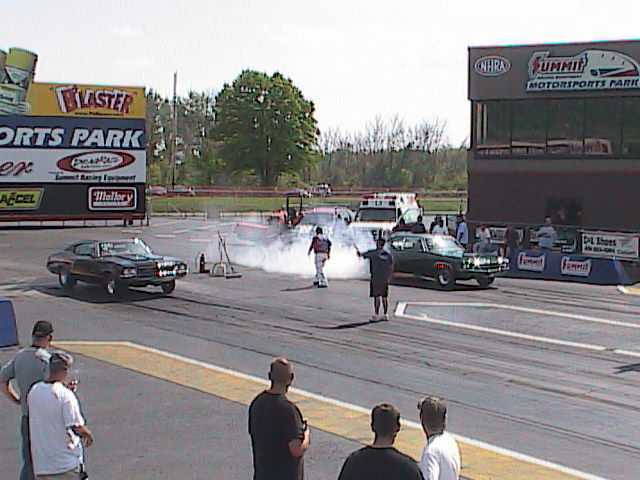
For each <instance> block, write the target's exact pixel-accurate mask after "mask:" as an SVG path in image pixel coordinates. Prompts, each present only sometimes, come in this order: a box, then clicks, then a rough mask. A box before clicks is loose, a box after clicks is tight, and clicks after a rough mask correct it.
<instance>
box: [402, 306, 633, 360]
mask: <svg viewBox="0 0 640 480" xmlns="http://www.w3.org/2000/svg"><path fill="white" fill-rule="evenodd" d="M435 303H438V302H398V305H397V307H396V313H395V315H396V316H397V317H400V318H409V319H411V320H417V321H420V322H426V323H435V324H438V325H445V326H448V327H455V328H462V329H465V330H472V331H476V332H483V333H491V334H494V335H502V336H505V337H511V338H519V339H522V340H531V341H534V342H541V343H548V344H552V345H562V346H565V347H574V348H581V349H583V350H590V351H595V352H604V351H607V350H608V351H610V352H612V353H614V354H616V355H624V356H631V357H640V352H634V351H631V350H622V349H618V348H611V347H605V346H603V345H592V344H590V343H580V342H572V341H569V340H561V339H558V338H549V337H541V336H538V335H529V334H526V333H519V332H513V331H510V330H501V329H497V328H490V327H482V326H479V325H470V324H468V323H459V322H450V321H448V320H440V319H437V318H432V317H429V316H427V315H424V314H423V315H410V314H407V313H405V310H406V307H407V305H409V304H411V305H416V304H418V305H423V304H430V305H433V304H435ZM457 305H458V306H459V305H461V304H457ZM478 305H482V306H485V305H486V306H493V304H475V305H474V306H478ZM465 306H470V304H465Z"/></svg>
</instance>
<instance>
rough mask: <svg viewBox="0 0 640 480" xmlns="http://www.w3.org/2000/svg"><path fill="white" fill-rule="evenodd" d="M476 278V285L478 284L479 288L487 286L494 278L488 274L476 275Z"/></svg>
mask: <svg viewBox="0 0 640 480" xmlns="http://www.w3.org/2000/svg"><path fill="white" fill-rule="evenodd" d="M476 280H477V281H478V285H480V288H489V285H491V284H492V283H493V281H494V280H495V278H494V277H490V276H488V275H483V276H481V277H478V278H477V279H476Z"/></svg>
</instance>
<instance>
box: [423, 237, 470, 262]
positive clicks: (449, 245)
mask: <svg viewBox="0 0 640 480" xmlns="http://www.w3.org/2000/svg"><path fill="white" fill-rule="evenodd" d="M427 246H428V247H429V251H430V252H432V253H435V254H437V255H444V256H447V257H456V258H462V256H463V254H464V248H462V247H461V246H460V245H459V244H458V242H456V241H455V239H454V238H453V237H449V236H447V235H436V236H433V237H431V238H428V239H427Z"/></svg>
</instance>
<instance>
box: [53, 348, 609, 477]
mask: <svg viewBox="0 0 640 480" xmlns="http://www.w3.org/2000/svg"><path fill="white" fill-rule="evenodd" d="M56 346H57V347H60V348H63V349H65V350H68V351H71V352H74V353H77V354H81V355H85V356H88V357H91V358H94V359H97V360H101V361H104V362H108V363H111V364H114V365H117V366H120V367H124V368H127V369H130V370H133V371H136V372H139V373H143V374H146V375H151V376H154V377H157V378H160V379H163V380H166V381H170V382H173V383H178V384H179V385H182V386H185V387H188V388H193V389H196V390H199V391H202V392H205V393H209V394H211V395H215V396H217V397H221V398H224V399H226V400H230V401H232V402H237V403H241V404H244V405H249V403H250V402H251V400H252V399H253V397H254V396H255V394H256V393H257V392H258V391H260V389H262V388H265V386H266V385H267V384H268V382H266V381H265V380H263V379H261V378H257V377H255V376H252V375H248V374H245V373H241V372H237V371H233V370H230V369H227V368H224V367H218V366H215V365H210V364H207V363H205V362H201V361H196V360H193V359H190V358H187V357H184V356H181V355H176V354H172V353H168V352H164V351H161V350H158V349H155V348H150V347H146V346H143V345H137V344H134V343H131V342H82V341H80V342H57V343H56ZM289 398H291V399H292V400H293V401H294V402H295V403H296V404H297V405H298V406H299V407H300V408H301V409H302V411H304V412H305V416H306V417H307V418H308V421H309V424H310V425H311V426H313V427H315V428H319V429H321V430H324V431H326V432H328V433H333V434H334V435H339V436H341V437H344V438H347V439H350V440H355V441H358V442H361V443H365V442H368V441H369V440H370V437H371V431H370V426H369V422H370V409H368V408H366V407H362V406H358V405H354V404H350V403H346V402H343V401H340V400H336V399H333V398H329V397H326V396H323V395H318V394H314V393H311V392H307V391H304V390H301V389H298V388H291V389H290V394H289ZM347 419H348V421H345V420H347ZM402 424H403V426H404V427H405V428H404V429H402V430H401V431H400V433H399V435H398V438H397V439H396V442H395V444H396V446H397V447H398V448H399V449H400V450H401V451H403V452H405V453H406V454H408V455H410V456H412V457H414V458H418V457H419V455H420V451H421V447H422V445H423V444H424V434H423V432H422V427H421V425H420V424H419V423H417V422H412V421H407V420H402ZM454 435H455V434H454ZM455 436H456V440H457V441H458V443H459V445H460V449H461V456H462V461H463V464H462V474H463V478H467V479H470V480H475V479H478V480H479V479H485V478H491V479H494V480H507V479H509V480H521V479H522V480H525V479H527V480H528V479H531V478H535V479H545V480H571V479H584V480H606V479H605V478H603V477H598V476H596V475H591V474H588V473H585V472H581V471H579V470H576V469H572V468H567V467H564V466H562V465H557V464H555V463H552V462H547V461H544V460H540V459H537V458H534V457H531V456H528V455H522V454H520V453H517V452H513V451H510V450H507V449H503V448H499V447H495V446H493V445H489V444H487V443H484V442H479V441H477V440H473V439H470V438H467V437H465V436H462V435H455Z"/></svg>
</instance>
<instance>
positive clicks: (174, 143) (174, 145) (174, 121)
mask: <svg viewBox="0 0 640 480" xmlns="http://www.w3.org/2000/svg"><path fill="white" fill-rule="evenodd" d="M177 92H178V72H173V104H172V105H171V188H175V187H176V151H177V150H178V106H177V98H178V93H177Z"/></svg>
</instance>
